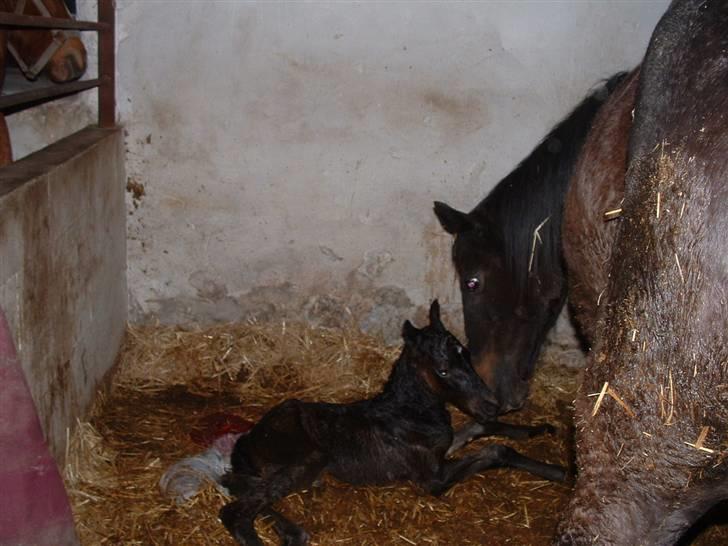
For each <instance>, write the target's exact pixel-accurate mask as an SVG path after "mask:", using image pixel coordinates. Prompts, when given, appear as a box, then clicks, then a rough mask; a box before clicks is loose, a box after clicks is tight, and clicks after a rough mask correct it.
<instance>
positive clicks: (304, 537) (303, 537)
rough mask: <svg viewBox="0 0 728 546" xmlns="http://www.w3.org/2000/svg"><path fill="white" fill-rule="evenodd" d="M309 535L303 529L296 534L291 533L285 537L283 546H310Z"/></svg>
mask: <svg viewBox="0 0 728 546" xmlns="http://www.w3.org/2000/svg"><path fill="white" fill-rule="evenodd" d="M309 538H311V537H309V535H308V533H307V532H306V531H304V530H303V529H301V530H300V531H298V532H296V533H290V534H287V535H286V536H284V537H283V546H306V545H307V544H308V540H309Z"/></svg>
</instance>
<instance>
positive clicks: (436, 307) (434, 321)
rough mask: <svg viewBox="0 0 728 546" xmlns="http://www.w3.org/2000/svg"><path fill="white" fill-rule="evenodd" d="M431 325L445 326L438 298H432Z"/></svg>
mask: <svg viewBox="0 0 728 546" xmlns="http://www.w3.org/2000/svg"><path fill="white" fill-rule="evenodd" d="M430 326H436V327H439V328H442V327H443V325H442V321H441V320H440V302H439V301H437V300H432V303H431V304H430Z"/></svg>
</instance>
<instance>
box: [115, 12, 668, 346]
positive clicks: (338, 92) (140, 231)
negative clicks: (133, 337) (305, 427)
mask: <svg viewBox="0 0 728 546" xmlns="http://www.w3.org/2000/svg"><path fill="white" fill-rule="evenodd" d="M666 5H667V1H666V0H665V1H657V2H655V1H649V2H639V1H636V2H484V3H452V2H447V3H445V2H443V3H407V2H397V3H378V2H376V3H375V2H370V3H248V2H207V1H205V2H202V1H194V0H193V1H188V2H165V1H157V2H131V1H123V0H121V1H120V2H119V3H118V6H119V47H118V52H119V57H118V67H119V75H120V79H119V107H120V110H121V119H122V121H123V123H124V125H125V127H126V130H127V132H128V136H127V141H126V145H127V149H128V153H127V171H128V176H129V190H130V192H134V193H130V195H129V196H128V204H129V207H130V213H131V215H130V216H129V222H128V235H129V243H128V244H129V251H128V257H129V264H128V267H129V286H130V291H129V299H130V309H131V317H132V318H133V319H135V320H143V319H145V318H149V317H151V316H158V317H160V318H161V319H162V320H163V321H168V322H177V321H187V320H200V321H205V320H215V319H219V320H228V319H236V318H240V317H245V316H249V315H251V314H253V315H258V316H263V317H273V316H279V315H280V314H281V312H282V311H283V310H287V311H288V314H292V315H294V316H297V317H304V318H308V319H310V320H313V321H318V322H323V323H327V322H331V321H333V322H335V321H337V320H339V319H340V318H341V317H343V316H347V307H348V309H349V310H352V311H353V312H355V314H358V315H359V316H360V319H361V324H362V325H363V326H365V327H368V328H372V329H375V330H377V329H383V330H384V331H385V332H389V333H390V334H393V335H394V336H395V337H396V336H397V331H398V329H399V324H400V322H399V321H400V320H401V318H402V317H403V316H412V314H413V312H414V310H415V308H416V307H419V306H422V305H423V304H426V303H427V301H428V300H429V299H430V298H432V297H434V296H439V297H440V298H441V299H442V300H444V303H445V305H446V307H447V308H449V309H457V308H458V306H459V296H458V294H457V291H456V288H455V285H454V282H453V276H452V272H451V267H450V263H449V244H450V240H449V238H448V237H447V236H445V234H443V233H442V232H441V230H440V228H439V226H438V225H437V223H436V221H435V217H434V215H433V214H432V212H431V206H432V201H433V200H434V199H445V200H447V201H448V202H450V203H452V204H453V205H455V206H458V207H462V208H469V207H470V206H472V205H474V204H475V203H476V202H477V201H478V200H479V199H480V198H481V197H482V196H484V195H485V194H486V193H487V192H488V191H489V190H490V189H491V187H492V186H493V185H494V184H495V183H496V182H497V181H498V180H499V179H500V178H501V177H502V176H503V175H505V174H506V173H507V172H508V171H509V170H510V169H511V168H512V167H513V166H514V165H515V164H516V163H517V162H518V161H519V160H520V159H521V158H522V157H523V156H524V155H525V154H527V153H528V152H529V150H530V149H531V148H532V147H533V146H534V145H535V144H536V143H537V142H538V140H539V139H540V138H541V137H542V136H543V135H544V134H545V132H547V131H548V129H549V128H550V127H551V126H552V125H553V124H554V123H555V122H557V121H558V120H559V119H560V118H561V117H562V116H563V115H564V114H566V113H567V112H568V111H569V110H570V109H571V108H572V107H573V106H574V105H575V104H576V103H577V102H578V101H579V100H580V99H581V98H582V97H583V96H584V95H585V94H586V93H587V92H588V90H589V88H590V87H591V86H592V85H594V84H595V83H596V82H597V81H598V80H599V79H600V78H604V77H606V76H609V75H611V74H612V73H613V72H615V71H617V70H621V69H628V68H631V67H633V66H634V65H635V64H636V63H638V61H639V59H640V57H641V55H642V53H643V51H644V48H645V45H646V43H647V40H648V38H649V35H650V32H651V30H652V28H653V26H654V24H655V22H656V21H657V19H658V18H659V16H660V15H661V13H662V12H663V11H664V9H665V7H666Z"/></svg>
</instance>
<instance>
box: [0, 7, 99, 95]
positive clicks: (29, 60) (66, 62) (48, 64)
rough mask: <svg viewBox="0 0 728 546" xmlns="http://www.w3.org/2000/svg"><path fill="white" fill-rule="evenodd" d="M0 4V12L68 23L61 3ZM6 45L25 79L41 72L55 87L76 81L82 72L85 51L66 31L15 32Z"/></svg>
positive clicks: (22, 30) (84, 67) (11, 34)
mask: <svg viewBox="0 0 728 546" xmlns="http://www.w3.org/2000/svg"><path fill="white" fill-rule="evenodd" d="M18 1H19V0H0V11H5V12H11V13H13V12H15V13H19V14H20V15H35V16H44V17H55V18H59V19H70V18H71V15H70V14H69V12H68V10H67V8H66V5H65V4H64V2H63V0H25V2H23V3H22V4H18ZM8 45H9V49H10V51H11V53H12V54H13V56H14V57H15V58H16V61H17V62H18V64H19V65H20V67H21V69H23V72H24V73H25V75H26V77H28V78H29V79H35V78H36V77H37V76H38V74H40V73H41V72H43V71H44V72H46V73H47V74H48V77H49V78H50V79H51V80H52V81H54V82H57V83H63V82H70V81H73V80H77V79H78V78H80V77H81V76H82V75H83V73H84V72H85V71H86V62H87V55H86V48H85V47H84V45H83V42H81V40H80V38H78V37H76V36H73V35H72V34H71V33H69V32H68V31H61V30H48V29H19V30H13V31H10V32H8Z"/></svg>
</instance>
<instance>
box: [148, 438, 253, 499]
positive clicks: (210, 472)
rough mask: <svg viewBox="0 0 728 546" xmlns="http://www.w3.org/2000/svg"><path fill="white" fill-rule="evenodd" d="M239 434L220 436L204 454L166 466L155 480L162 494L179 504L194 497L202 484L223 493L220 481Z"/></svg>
mask: <svg viewBox="0 0 728 546" xmlns="http://www.w3.org/2000/svg"><path fill="white" fill-rule="evenodd" d="M239 437H240V434H225V435H224V436H220V437H219V438H218V439H217V440H215V442H214V443H213V444H212V447H210V448H209V449H208V450H206V451H203V452H202V453H199V454H198V455H195V456H193V457H187V458H186V459H182V460H181V461H178V462H176V463H174V464H173V465H172V466H170V467H169V468H168V469H167V470H166V472H165V473H164V474H163V475H162V477H161V478H160V480H159V489H160V490H161V491H162V494H163V495H165V496H167V497H170V498H172V499H174V500H175V502H176V503H177V504H183V503H185V502H186V501H188V500H190V499H191V498H192V497H194V496H195V495H196V494H197V493H198V492H199V491H200V489H201V488H202V487H203V486H204V485H205V484H206V483H212V484H213V485H214V486H215V487H216V488H217V489H218V490H220V491H221V492H223V493H227V491H226V489H225V488H224V487H223V485H222V483H221V482H222V477H223V476H224V475H225V473H226V472H228V471H229V470H230V455H231V454H232V450H233V447H234V445H235V441H236V440H237V439H238V438H239Z"/></svg>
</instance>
